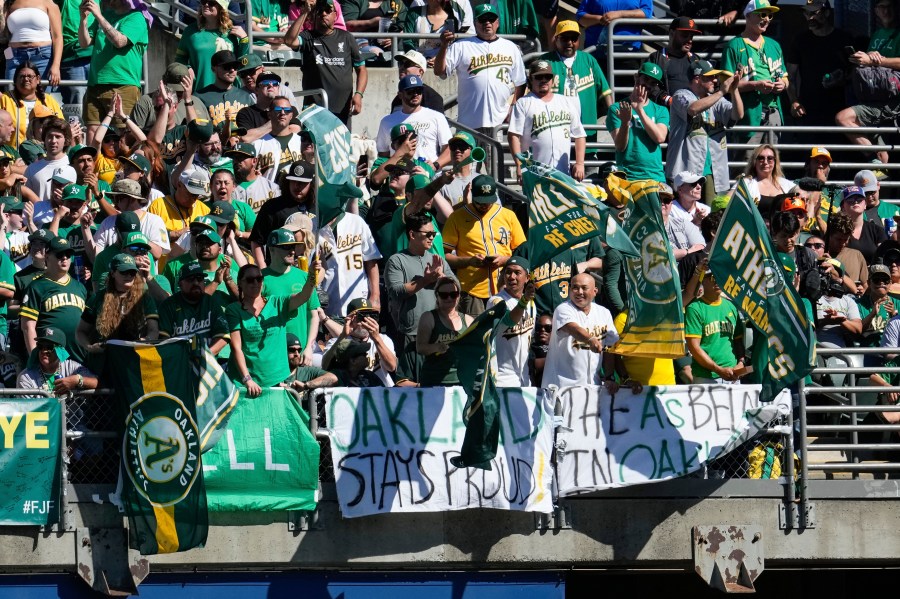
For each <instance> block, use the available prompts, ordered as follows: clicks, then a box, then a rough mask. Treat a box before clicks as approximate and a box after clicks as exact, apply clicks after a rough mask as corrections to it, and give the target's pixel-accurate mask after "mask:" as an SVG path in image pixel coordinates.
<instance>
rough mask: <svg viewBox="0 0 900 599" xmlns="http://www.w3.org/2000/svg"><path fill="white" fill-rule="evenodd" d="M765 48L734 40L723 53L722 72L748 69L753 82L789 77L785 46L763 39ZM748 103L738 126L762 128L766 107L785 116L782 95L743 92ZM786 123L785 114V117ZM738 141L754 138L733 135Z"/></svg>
mask: <svg viewBox="0 0 900 599" xmlns="http://www.w3.org/2000/svg"><path fill="white" fill-rule="evenodd" d="M762 40H763V43H762V46H761V47H760V48H759V49H757V48H754V47H753V46H751V45H750V44H748V43H747V41H746V40H745V39H744V38H743V37H740V36H739V37H736V38H733V39H732V40H731V41H729V42H728V43H727V44H726V45H725V51H724V52H723V53H722V66H721V67H719V68H721V69H722V70H725V71H729V72H731V73H733V72H734V71H735V69H736V68H738V67H739V66H743V67H746V68H747V69H748V71H747V75H746V77H747V78H748V80H749V81H773V80H775V79H781V78H787V67H786V66H785V64H784V54H783V53H782V51H781V45H779V43H778V42H776V41H775V40H774V39H772V38H770V37H763V38H762ZM741 98H742V99H743V100H744V118H742V119H741V120H740V121H738V123H737V124H738V125H751V126H752V125H759V124H760V123H761V122H762V113H763V108H764V107H767V106H773V107H774V108H775V109H776V110H778V113H779V114H781V112H782V111H781V96H780V95H776V94H761V93H759V92H756V91H746V92H741ZM781 118H782V122H784V115H782V117H781ZM732 135H733V137H734V139H735V141H737V142H738V143H743V142H744V141H746V140H748V139H750V137H752V135H753V133H752V132H746V133H733V134H732Z"/></svg>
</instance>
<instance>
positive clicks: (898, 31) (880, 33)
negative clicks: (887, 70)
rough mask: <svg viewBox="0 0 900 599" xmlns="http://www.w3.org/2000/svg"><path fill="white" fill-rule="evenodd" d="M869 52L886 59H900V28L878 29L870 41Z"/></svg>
mask: <svg viewBox="0 0 900 599" xmlns="http://www.w3.org/2000/svg"><path fill="white" fill-rule="evenodd" d="M868 51H869V52H878V53H879V54H881V55H882V56H884V57H885V58H897V57H900V28H894V29H885V28H881V29H876V30H875V32H874V33H873V34H872V37H871V38H870V39H869V50H868Z"/></svg>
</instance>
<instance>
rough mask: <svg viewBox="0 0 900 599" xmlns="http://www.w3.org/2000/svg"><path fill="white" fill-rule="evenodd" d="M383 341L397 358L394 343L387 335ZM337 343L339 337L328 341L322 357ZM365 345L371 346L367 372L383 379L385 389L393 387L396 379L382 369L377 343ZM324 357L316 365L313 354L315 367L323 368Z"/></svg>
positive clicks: (383, 337) (320, 357)
mask: <svg viewBox="0 0 900 599" xmlns="http://www.w3.org/2000/svg"><path fill="white" fill-rule="evenodd" d="M381 340H382V341H383V342H384V344H385V346H387V348H388V349H389V350H390V351H391V353H392V354H394V357H396V356H397V351H396V350H395V349H394V342H393V341H391V338H390V337H388V336H387V335H382V336H381ZM335 342H337V337H332V338H331V339H329V340H328V342H327V343H326V344H325V350H324V351H323V352H322V356H324V355H325V354H326V353H328V350H330V349H331V347H332V346H333V345H334V344H335ZM365 343H366V344H367V345H368V346H369V353H368V354H366V355H367V357H368V358H369V362H368V364H366V370H371V371H372V372H374V373H375V374H376V375H377V376H378V378H379V379H381V382H382V383H383V384H384V386H385V387H393V386H394V379H392V378H391V373H389V372H387V371H386V370H385V369H384V368H382V367H381V358H380V357H379V356H378V350H377V349H376V347H375V342H374V341H372V340H371V339H370V340H368V341H366V342H365ZM318 345H319V344H318V343H317V344H316V346H318ZM322 356H319V357H318V359H319V363H318V364H315V360H316V356H315V353H314V354H313V366H316V367H318V368H321V367H322Z"/></svg>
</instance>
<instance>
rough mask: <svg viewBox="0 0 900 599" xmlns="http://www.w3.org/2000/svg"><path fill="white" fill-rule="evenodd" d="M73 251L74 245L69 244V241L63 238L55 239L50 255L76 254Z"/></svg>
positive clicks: (52, 241) (51, 241)
mask: <svg viewBox="0 0 900 599" xmlns="http://www.w3.org/2000/svg"><path fill="white" fill-rule="evenodd" d="M74 251H75V250H74V249H72V245H71V244H70V243H69V240H68V239H63V238H62V237H54V238H53V239H51V240H50V253H51V254H62V253H64V252H70V253H71V252H74Z"/></svg>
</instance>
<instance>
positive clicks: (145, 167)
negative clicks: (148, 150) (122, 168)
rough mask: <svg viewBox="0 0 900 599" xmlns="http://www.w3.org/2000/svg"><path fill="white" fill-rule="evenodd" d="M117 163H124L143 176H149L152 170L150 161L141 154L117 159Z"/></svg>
mask: <svg viewBox="0 0 900 599" xmlns="http://www.w3.org/2000/svg"><path fill="white" fill-rule="evenodd" d="M119 162H124V163H126V164H130V165H131V166H133V167H134V168H136V169H138V170H139V171H141V172H142V173H144V174H145V175H149V174H150V170H151V169H152V168H153V167H151V166H150V161H149V160H147V158H146V157H145V156H144V155H143V154H132V155H131V156H123V157H122V158H119Z"/></svg>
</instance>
